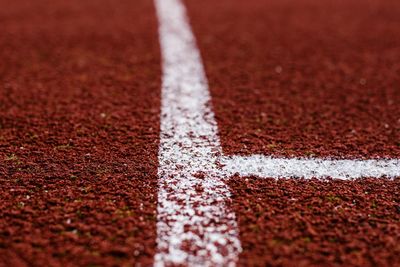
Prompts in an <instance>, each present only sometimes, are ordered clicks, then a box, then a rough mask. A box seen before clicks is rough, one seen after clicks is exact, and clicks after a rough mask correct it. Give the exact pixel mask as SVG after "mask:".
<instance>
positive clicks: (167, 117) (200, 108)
mask: <svg viewBox="0 0 400 267" xmlns="http://www.w3.org/2000/svg"><path fill="white" fill-rule="evenodd" d="M155 6H156V12H157V15H158V20H159V39H160V45H161V54H162V60H163V62H162V64H163V77H162V96H161V97H162V103H161V105H162V106H161V133H160V148H159V156H158V159H159V169H158V176H159V192H158V206H157V252H156V255H155V257H154V260H155V265H156V266H165V265H167V266H168V265H177V264H185V265H189V266H234V265H235V263H236V261H237V259H238V255H239V253H240V252H241V250H242V249H241V244H240V240H239V231H238V226H237V222H236V218H235V214H234V213H233V212H232V211H230V210H229V209H228V208H227V207H228V205H229V202H230V201H231V199H230V192H229V189H228V187H227V186H226V184H225V183H224V180H225V179H226V178H228V177H230V176H232V175H234V174H239V175H240V176H248V175H256V176H260V177H272V178H281V177H304V178H311V177H315V178H326V177H332V178H339V179H354V178H361V177H369V176H374V177H382V176H386V177H396V176H399V177H400V160H399V159H394V160H328V159H301V158H281V159H279V158H273V157H268V156H262V155H253V156H249V157H242V156H232V157H227V156H223V155H222V149H221V145H220V141H219V138H218V127H217V124H216V121H215V118H214V113H213V112H212V109H211V106H210V93H209V89H208V83H207V79H206V76H205V72H204V68H203V64H202V61H201V56H200V52H199V50H198V48H197V46H196V42H195V37H194V35H193V33H192V31H191V28H190V25H189V23H188V19H187V17H186V11H185V7H184V6H183V4H182V2H181V1H180V0H155Z"/></svg>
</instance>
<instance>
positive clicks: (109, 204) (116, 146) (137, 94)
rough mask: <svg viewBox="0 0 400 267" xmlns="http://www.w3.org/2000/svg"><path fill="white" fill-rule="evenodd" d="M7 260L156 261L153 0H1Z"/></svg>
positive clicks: (1, 244) (1, 253) (3, 243)
mask: <svg viewBox="0 0 400 267" xmlns="http://www.w3.org/2000/svg"><path fill="white" fill-rule="evenodd" d="M0 6H2V7H7V8H2V9H1V10H0V20H1V23H0V24H1V25H0V31H1V36H0V59H1V63H0V77H1V78H0V185H1V189H2V192H1V195H0V266H28V265H29V266H97V265H101V266H123V265H133V264H135V263H138V262H140V263H142V264H143V265H150V264H151V263H152V261H153V254H154V249H155V238H156V228H155V223H156V204H157V172H156V170H157V164H158V162H157V152H158V140H159V138H158V136H159V112H160V96H159V94H160V73H161V71H160V58H159V46H158V36H157V22H156V18H155V12H154V6H153V5H152V2H151V1H142V0H138V1H125V0H119V1H109V0H100V1H78V0H76V1H75V0H72V1H54V0H52V1H47V0H39V1H23V0H17V1H8V0H7V1H1V3H0Z"/></svg>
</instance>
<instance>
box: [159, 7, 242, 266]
mask: <svg viewBox="0 0 400 267" xmlns="http://www.w3.org/2000/svg"><path fill="white" fill-rule="evenodd" d="M155 4H156V10H157V14H158V19H159V24H160V26H159V34H160V43H161V52H162V60H163V83H162V106H161V136H160V138H161V140H160V150H159V169H158V175H159V193H158V208H157V212H158V215H157V220H158V222H157V253H156V255H155V265H156V266H164V265H176V264H185V265H190V266H229V265H234V264H235V262H236V260H237V257H238V254H239V252H240V251H241V245H240V242H239V238H238V227H237V223H236V218H235V214H234V213H233V212H231V211H229V210H228V209H227V205H229V201H230V192H229V190H228V188H227V186H226V185H225V184H224V182H223V177H222V173H221V171H220V170H219V168H218V167H217V164H216V161H217V158H218V157H219V156H220V155H221V146H220V142H219V138H218V135H217V125H216V122H215V119H214V114H213V112H212V111H211V108H210V106H209V101H210V95H209V90H208V87H207V86H208V85H207V80H206V77H205V74H204V70H203V64H202V62H201V58H200V54H199V51H198V49H197V47H196V44H195V39H194V36H193V34H192V32H191V29H190V26H189V24H188V21H187V18H186V14H185V9H184V6H183V5H182V3H181V2H180V1H179V0H156V1H155Z"/></svg>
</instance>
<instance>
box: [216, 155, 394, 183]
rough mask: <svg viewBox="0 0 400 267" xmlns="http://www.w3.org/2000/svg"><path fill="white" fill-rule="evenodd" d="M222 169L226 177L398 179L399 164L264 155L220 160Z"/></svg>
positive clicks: (386, 160) (389, 161)
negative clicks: (236, 175) (226, 174)
mask: <svg viewBox="0 0 400 267" xmlns="http://www.w3.org/2000/svg"><path fill="white" fill-rule="evenodd" d="M221 163H222V164H223V165H224V167H223V169H224V171H226V172H227V173H229V174H230V175H233V174H235V173H237V174H239V175H240V176H251V175H254V176H258V177H269V178H307V179H308V178H319V179H323V178H336V179H356V178H363V177H387V178H394V177H400V160H398V159H382V160H377V159H370V160H348V159H344V160H333V159H308V158H290V159H288V158H273V157H268V156H264V155H252V156H248V157H242V156H233V157H222V158H221Z"/></svg>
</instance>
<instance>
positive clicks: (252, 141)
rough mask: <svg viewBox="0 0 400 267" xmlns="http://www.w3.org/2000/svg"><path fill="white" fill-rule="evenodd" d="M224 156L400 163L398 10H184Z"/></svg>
mask: <svg viewBox="0 0 400 267" xmlns="http://www.w3.org/2000/svg"><path fill="white" fill-rule="evenodd" d="M186 3H187V6H188V10H189V18H190V20H191V24H192V27H193V30H194V33H195V35H196V38H197V40H198V43H199V47H200V52H201V54H202V56H203V59H204V65H205V68H206V72H207V77H208V79H209V83H210V90H211V94H212V97H213V104H214V109H215V113H216V118H217V122H218V125H219V131H220V136H221V142H222V146H223V149H224V152H225V153H227V154H242V155H251V154H254V153H259V154H267V155H273V156H303V157H317V156H320V157H333V158H379V157H397V158H398V157H400V143H399V140H400V110H399V108H398V103H399V102H400V90H399V89H398V88H399V87H400V75H399V71H400V63H399V62H400V52H399V51H400V50H399V47H400V19H399V16H398V14H399V13H400V2H399V1H393V0H384V1H380V0H379V1H378V0H369V1H361V0H349V1H333V0H323V1H319V0H305V1H290V0H284V1H275V0H249V1H240V0H234V1H231V0H221V1H212V0H205V1H191V0H187V1H186Z"/></svg>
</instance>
